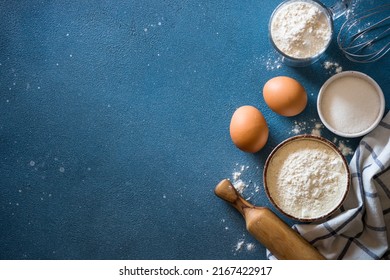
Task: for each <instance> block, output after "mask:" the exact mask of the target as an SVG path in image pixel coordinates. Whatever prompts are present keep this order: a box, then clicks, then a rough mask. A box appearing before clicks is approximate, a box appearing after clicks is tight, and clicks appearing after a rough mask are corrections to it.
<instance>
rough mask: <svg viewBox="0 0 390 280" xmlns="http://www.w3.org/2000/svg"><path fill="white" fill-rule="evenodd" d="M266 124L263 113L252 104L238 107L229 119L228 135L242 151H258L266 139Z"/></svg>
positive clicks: (267, 131)
mask: <svg viewBox="0 0 390 280" xmlns="http://www.w3.org/2000/svg"><path fill="white" fill-rule="evenodd" d="M268 134H269V130H268V126H267V122H266V120H265V118H264V116H263V114H262V113H261V112H260V111H259V110H258V109H257V108H256V107H254V106H250V105H246V106H242V107H240V108H238V109H237V110H236V111H235V112H234V114H233V116H232V119H231V121H230V137H231V139H232V141H233V143H234V144H235V145H236V146H237V148H239V149H240V150H242V151H244V152H249V153H255V152H258V151H259V150H260V149H261V148H263V147H264V145H265V144H266V143H267V140H268Z"/></svg>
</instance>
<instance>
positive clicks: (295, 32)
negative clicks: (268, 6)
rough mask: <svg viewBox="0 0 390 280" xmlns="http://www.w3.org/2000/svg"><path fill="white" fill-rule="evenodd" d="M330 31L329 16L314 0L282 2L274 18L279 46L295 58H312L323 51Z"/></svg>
mask: <svg viewBox="0 0 390 280" xmlns="http://www.w3.org/2000/svg"><path fill="white" fill-rule="evenodd" d="M331 34H332V28H331V23H330V21H329V19H328V17H327V16H326V14H325V12H324V11H323V9H322V8H321V7H320V6H319V5H318V4H316V3H314V2H313V3H311V2H306V1H295V2H291V3H287V4H283V5H282V6H280V8H278V10H276V12H275V14H274V15H273V18H272V20H271V37H272V39H273V42H274V43H275V45H276V47H277V48H278V49H279V50H281V51H282V52H283V53H285V54H287V55H288V56H291V57H294V58H309V57H312V56H315V55H317V54H319V53H321V52H322V51H323V50H324V49H325V48H326V46H327V45H328V43H329V41H330V39H331Z"/></svg>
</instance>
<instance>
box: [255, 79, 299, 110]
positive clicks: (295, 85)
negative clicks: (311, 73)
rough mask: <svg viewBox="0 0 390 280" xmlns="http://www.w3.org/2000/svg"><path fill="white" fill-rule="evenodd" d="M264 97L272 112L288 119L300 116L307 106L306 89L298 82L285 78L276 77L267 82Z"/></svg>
mask: <svg viewBox="0 0 390 280" xmlns="http://www.w3.org/2000/svg"><path fill="white" fill-rule="evenodd" d="M263 97H264V100H265V103H267V105H268V107H269V108H271V110H272V111H274V112H276V113H278V114H280V115H282V116H286V117H292V116H296V115H298V114H299V113H301V112H302V111H303V110H304V109H305V107H306V104H307V94H306V91H305V89H304V87H303V86H302V85H301V84H300V83H299V82H298V81H297V80H295V79H293V78H290V77H285V76H279V77H275V78H272V79H270V80H269V81H268V82H266V83H265V85H264V87H263Z"/></svg>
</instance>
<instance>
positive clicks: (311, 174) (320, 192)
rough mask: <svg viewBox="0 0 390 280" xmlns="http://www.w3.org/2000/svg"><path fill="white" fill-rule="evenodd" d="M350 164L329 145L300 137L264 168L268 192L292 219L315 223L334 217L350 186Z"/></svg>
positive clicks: (276, 151)
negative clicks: (332, 215)
mask: <svg viewBox="0 0 390 280" xmlns="http://www.w3.org/2000/svg"><path fill="white" fill-rule="evenodd" d="M350 177H351V174H350V171H349V168H348V163H347V161H346V159H345V157H344V156H343V155H342V153H341V152H340V151H339V150H338V149H337V147H336V146H335V145H334V144H333V143H332V142H330V141H328V140H326V139H325V138H323V137H319V136H314V135H298V136H294V137H291V138H288V139H287V140H285V141H283V142H282V143H280V144H279V145H278V146H277V147H276V148H275V149H274V150H273V151H272V152H271V154H270V155H269V157H268V158H267V161H266V163H265V167H264V173H263V182H264V188H265V192H266V194H267V196H268V198H269V199H270V201H271V202H272V204H273V205H274V206H275V207H276V208H277V209H278V210H279V211H280V212H281V213H283V214H284V215H286V216H287V217H289V218H292V219H295V220H298V221H302V222H313V221H317V220H321V219H323V218H325V217H328V216H329V215H331V214H333V213H334V212H335V211H336V210H337V209H338V208H340V206H341V205H342V203H343V202H344V200H345V198H346V196H347V193H348V191H349V188H350V184H351V179H350Z"/></svg>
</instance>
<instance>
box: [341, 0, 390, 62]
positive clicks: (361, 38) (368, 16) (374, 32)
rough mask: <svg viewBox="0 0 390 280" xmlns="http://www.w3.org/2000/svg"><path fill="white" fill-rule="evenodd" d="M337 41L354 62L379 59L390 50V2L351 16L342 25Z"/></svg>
mask: <svg viewBox="0 0 390 280" xmlns="http://www.w3.org/2000/svg"><path fill="white" fill-rule="evenodd" d="M337 43H338V45H339V47H340V49H341V50H342V52H343V53H344V54H345V56H346V57H347V58H348V59H349V60H351V61H354V62H360V63H369V62H374V61H377V60H378V59H380V58H382V57H383V56H385V55H386V54H387V53H388V52H389V50H390V4H386V5H382V6H379V7H376V8H374V9H371V10H368V11H365V12H364V13H361V14H357V15H355V16H352V17H349V18H348V19H347V20H346V21H345V22H344V24H343V25H342V27H341V29H340V32H339V34H338V36H337Z"/></svg>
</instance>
